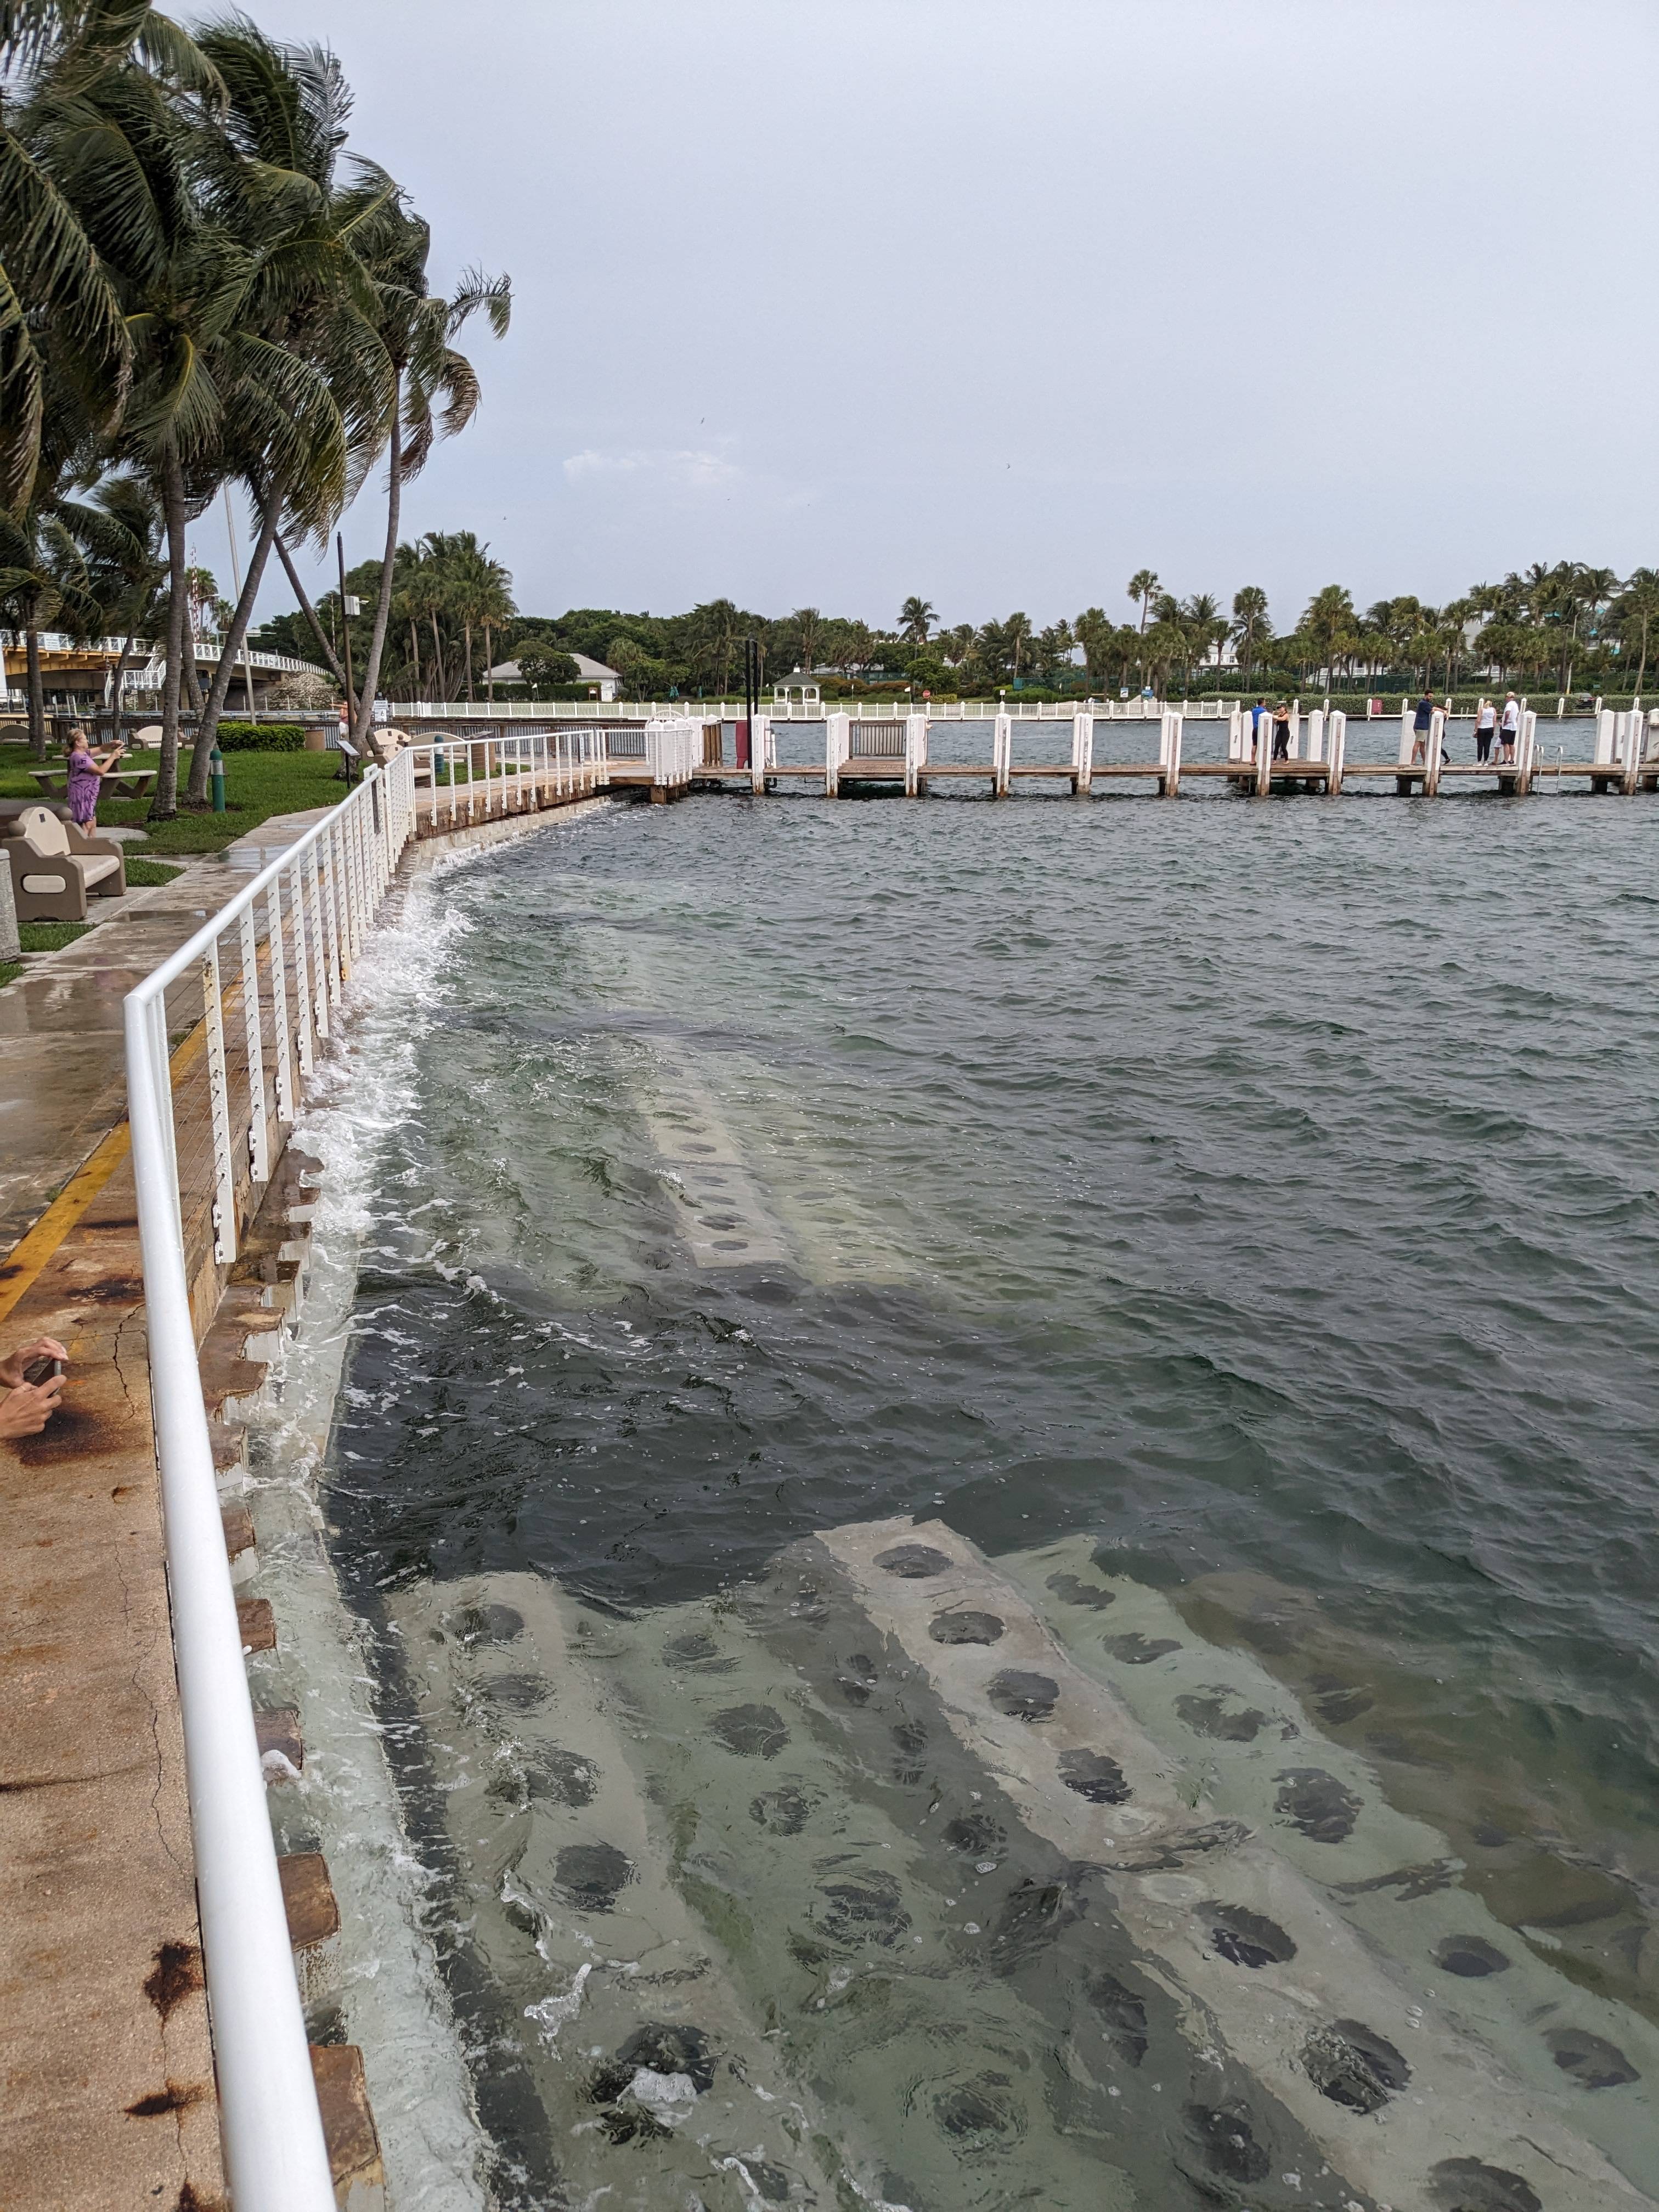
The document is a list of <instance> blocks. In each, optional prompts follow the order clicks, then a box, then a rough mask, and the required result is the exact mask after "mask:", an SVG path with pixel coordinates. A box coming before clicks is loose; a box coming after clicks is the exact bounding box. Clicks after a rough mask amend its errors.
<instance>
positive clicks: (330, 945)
mask: <svg viewBox="0 0 1659 2212" xmlns="http://www.w3.org/2000/svg"><path fill="white" fill-rule="evenodd" d="M316 849H317V876H318V880H319V884H321V887H322V902H323V947H324V960H325V964H324V967H323V969H322V971H321V977H320V980H321V981H322V983H323V985H324V987H325V988H326V990H327V993H328V1003H329V1005H330V1006H337V1005H338V1004H339V1000H340V915H339V905H338V900H337V893H336V890H335V883H334V838H333V824H332V823H326V824H325V827H324V829H323V834H322V836H320V837H319V839H318V840H317V848H316ZM317 1027H318V1030H319V1032H320V1034H321V1035H322V1036H327V1035H328V1030H327V1029H326V1027H325V1024H323V1023H321V1022H319V1023H318V1024H317Z"/></svg>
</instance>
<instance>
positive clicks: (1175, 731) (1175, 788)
mask: <svg viewBox="0 0 1659 2212" xmlns="http://www.w3.org/2000/svg"><path fill="white" fill-rule="evenodd" d="M1185 719H1186V718H1185V716H1184V715H1182V714H1178V713H1176V712H1174V711H1173V710H1171V709H1170V708H1165V709H1164V718H1163V725H1162V727H1161V729H1160V731H1159V733H1158V760H1159V763H1161V765H1162V767H1163V770H1164V775H1163V778H1162V789H1163V794H1164V798H1165V799H1175V798H1178V797H1179V795H1180V792H1181V736H1182V726H1183V723H1184V721H1185Z"/></svg>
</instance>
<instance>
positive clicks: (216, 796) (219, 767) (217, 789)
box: [208, 744, 225, 814]
mask: <svg viewBox="0 0 1659 2212" xmlns="http://www.w3.org/2000/svg"><path fill="white" fill-rule="evenodd" d="M208 772H209V774H210V775H211V777H212V779H213V811H214V812H215V813H216V814H222V813H223V812H224V811H225V757H224V755H223V754H222V752H221V751H220V750H219V747H218V745H217V744H215V745H214V748H213V750H212V751H211V752H210V754H209V755H208Z"/></svg>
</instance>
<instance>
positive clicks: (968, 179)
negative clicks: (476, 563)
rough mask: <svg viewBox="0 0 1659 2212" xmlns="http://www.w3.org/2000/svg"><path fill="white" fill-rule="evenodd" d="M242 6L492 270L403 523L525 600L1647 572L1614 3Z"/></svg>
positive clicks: (1630, 212)
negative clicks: (345, 79)
mask: <svg viewBox="0 0 1659 2212" xmlns="http://www.w3.org/2000/svg"><path fill="white" fill-rule="evenodd" d="M255 12H256V13H257V14H258V17H259V20H260V21H262V22H264V24H266V25H267V26H268V27H270V28H271V29H272V30H273V31H275V32H276V33H279V34H282V35H287V36H292V37H296V38H297V37H306V38H313V37H317V36H319V35H321V36H326V38H327V39H328V40H330V41H331V43H332V44H333V45H334V46H335V47H336V49H337V51H338V52H339V53H340V55H341V58H342V59H343V62H344V64H345V66H346V69H347V71H348V74H349V77H350V80H351V82H352V84H353V86H354V88H355V89H356V95H357V108H356V126H355V129H356V137H358V138H359V139H360V140H361V142H362V144H363V146H364V147H365V149H368V150H372V151H373V152H374V154H375V155H378V156H379V157H380V158H381V159H383V160H385V161H386V162H387V163H388V165H389V166H390V167H392V170H393V171H394V173H397V174H398V176H400V177H401V178H402V179H404V181H405V182H406V183H407V184H408V185H409V186H410V189H411V191H413V192H414V194H415V196H416V200H417V202H418V204H419V205H420V206H421V207H422V210H424V211H425V212H426V213H427V214H428V216H429V217H430V218H431V220H432V222H433V224H434V228H435V234H436V237H437V240H438V252H439V254H440V255H441V257H442V258H443V262H444V270H445V273H446V274H453V272H454V271H456V270H459V268H460V267H461V266H462V265H464V264H466V263H468V262H471V261H474V260H477V261H482V262H483V264H485V265H486V266H489V267H491V268H501V267H505V268H507V269H509V270H511V272H512V274H513V281H514V284H515V288H516V292H517V298H518V307H517V309H516V313H515V318H514V323H513V332H512V334H511V336H510V337H509V338H508V339H507V341H506V342H505V343H503V344H501V345H499V346H497V345H494V344H492V343H490V341H489V339H488V338H487V337H484V336H483V335H482V334H481V333H479V334H477V335H474V336H471V337H470V338H469V344H470V347H471V350H472V351H473V353H474V356H475V358H476V359H477V362H478V364H479V367H480V369H481V372H482V374H483V382H484V392H485V402H484V407H483V411H482V413H481V415H480V417H479V420H478V422H477V426H476V427H475V428H473V429H472V430H471V431H469V432H468V433H467V435H465V437H464V438H463V439H461V440H459V441H457V443H456V444H455V445H454V446H453V447H451V448H448V449H447V450H444V451H442V452H441V453H440V454H439V455H438V457H437V458H436V459H435V461H434V462H433V464H432V465H431V466H430V468H429V469H428V471H427V474H426V476H425V477H423V478H422V480H421V482H420V483H419V484H418V485H417V486H416V488H415V489H413V491H412V493H411V495H410V500H409V501H408V503H407V508H406V515H407V522H408V526H409V528H410V531H411V532H413V531H416V530H419V529H422V528H426V527H429V526H439V527H449V528H454V527H460V526H468V525H470V526H473V527H475V528H477V530H478V531H479V532H480V534H481V535H482V536H483V537H485V538H489V540H490V541H491V543H492V544H493V546H494V548H495V550H496V551H497V552H499V553H500V554H501V556H503V557H504V558H505V559H506V560H507V562H508V565H509V566H510V567H511V568H512V569H513V573H514V575H515V578H516V580H517V586H518V590H519V595H520V601H521V603H522V604H523V605H526V607H533V608H536V609H538V610H554V609H557V608H560V607H562V606H564V605H569V604H580V605H627V606H649V607H653V608H658V609H665V608H669V607H672V606H677V605H689V604H690V603H691V602H692V601H694V600H696V599H702V598H707V597H709V596H712V595H713V594H714V593H717V592H726V593H729V594H731V595H732V597H733V598H736V599H738V600H740V601H742V602H744V603H745V604H748V605H756V606H759V607H761V608H763V609H767V610H770V611H781V610H782V609H784V608H786V607H787V606H790V605H796V604H799V603H800V602H801V601H804V600H811V601H813V602H816V603H817V604H818V605H823V606H832V607H835V608H836V609H838V610H842V611H848V612H859V613H862V614H864V615H866V617H870V618H872V619H881V620H888V619H890V618H891V617H892V615H893V613H894V611H895V610H896V606H897V605H898V602H899V599H900V598H901V597H902V595H903V594H904V593H905V592H910V591H921V592H926V593H927V595H928V596H929V597H930V598H931V599H933V600H934V601H935V602H936V604H937V605H939V608H940V611H941V612H942V613H943V614H945V616H946V617H947V618H950V619H960V618H963V617H969V616H974V617H978V616H982V615H984V614H986V613H988V612H991V611H995V610H1002V611H1006V609H1007V608H1009V607H1012V606H1016V605H1018V606H1024V607H1025V608H1026V609H1028V610H1029V611H1030V612H1031V613H1032V614H1033V615H1034V616H1036V617H1039V618H1047V617H1050V616H1052V615H1054V614H1056V613H1060V612H1066V613H1071V612H1074V611H1076V610H1077V608H1078V607H1079V606H1080V605H1085V604H1086V603H1088V602H1090V601H1100V602H1101V603H1103V605H1106V606H1107V607H1108V608H1109V610H1110V611H1113V612H1114V613H1116V614H1121V613H1124V612H1126V611H1127V606H1126V603H1125V602H1124V600H1123V595H1122V584H1123V580H1124V579H1125V578H1126V577H1127V575H1128V574H1129V573H1130V571H1131V569H1132V568H1137V567H1139V566H1140V565H1141V564H1142V563H1143V562H1148V563H1150V564H1151V565H1152V566H1153V567H1155V568H1158V570H1159V571H1160V572H1161V574H1163V575H1164V580H1165V581H1166V582H1168V583H1169V584H1170V585H1171V586H1174V587H1176V588H1177V589H1179V590H1182V591H1190V590H1194V589H1210V590H1214V591H1218V592H1223V591H1225V592H1231V590H1233V589H1234V588H1236V587H1237V585H1239V584H1240V583H1243V582H1245V581H1257V582H1261V583H1263V584H1265V585H1266V586H1267V587H1268V590H1269V592H1270V593H1271V594H1272V597H1273V603H1274V608H1275V612H1276V614H1277V615H1278V616H1279V617H1280V618H1281V619H1283V620H1285V621H1286V622H1288V620H1289V619H1290V618H1291V617H1292V616H1293V615H1294V613H1295V612H1296V611H1297V608H1298V607H1299V605H1301V603H1302V601H1303V600H1304V599H1305V598H1306V596H1307V595H1308V594H1309V593H1310V592H1311V591H1312V590H1314V589H1315V588H1316V587H1317V586H1319V585H1320V584H1322V583H1324V582H1327V581H1328V580H1332V579H1337V580H1341V581H1344V582H1346V583H1348V584H1350V585H1351V586H1352V587H1353V588H1354V590H1355V592H1356V594H1357V595H1358V597H1359V598H1360V599H1361V600H1362V601H1364V600H1365V599H1370V598H1374V597H1376V596H1378V595H1379V594H1381V593H1383V592H1392V591H1400V590H1406V589H1412V590H1416V591H1418V592H1422V593H1423V594H1424V595H1425V596H1427V597H1431V598H1435V597H1440V596H1443V595H1445V594H1447V593H1449V592H1453V591H1455V590H1457V589H1460V588H1462V586H1466V585H1468V583H1470V582H1472V581H1474V580H1477V579H1480V578H1486V577H1492V576H1496V575H1498V574H1501V573H1502V572H1503V571H1504V569H1506V568H1511V567H1515V566H1516V565H1520V564H1522V563H1524V562H1527V561H1528V560H1532V559H1535V558H1555V557H1561V556H1571V557H1578V558H1585V559H1589V558H1595V559H1596V560H1598V561H1606V562H1611V563H1612V564H1613V565H1615V566H1618V567H1628V566H1631V565H1633V564H1634V563H1635V562H1638V561H1652V560H1653V559H1654V558H1655V557H1656V551H1659V549H1656V547H1655V545H1654V544H1652V542H1651V541H1650V537H1649V536H1648V534H1647V528H1648V526H1647V517H1648V515H1649V514H1650V512H1651V510H1652V508H1653V506H1654V501H1655V494H1656V491H1659V467H1656V455H1655V446H1654V439H1653V435H1652V432H1651V429H1650V403H1649V398H1648V386H1649V382H1650V370H1649V366H1648V363H1649V360H1650V355H1651V353H1652V349H1653V343H1654V339H1655V336H1656V332H1655V328H1654V323H1655V310H1654V307H1653V304H1652V288H1651V286H1650V284H1649V283H1648V281H1647V271H1648V270H1649V269H1650V266H1651V265H1652V262H1653V254H1654V247H1655V244H1656V230H1659V213H1656V207H1655V202H1654V197H1653V195H1652V193H1651V192H1650V191H1649V189H1648V187H1647V185H1646V182H1645V177H1644V157H1643V154H1642V149H1641V143H1640V137H1639V125H1638V122H1636V121H1634V120H1631V119H1628V118H1626V119H1623V120H1621V112H1622V109H1623V105H1624V91H1625V90H1629V89H1634V88H1638V87H1641V86H1643V85H1646V84H1650V83H1651V82H1653V81H1654V65H1655V62H1656V58H1659V17H1656V15H1655V12H1654V11H1653V10H1652V9H1651V8H1650V7H1649V6H1647V5H1645V4H1641V0H1628V4H1626V0H1581V3H1580V4H1579V5H1577V6H1576V7H1574V8H1572V9H1565V8H1562V7H1560V6H1559V5H1557V4H1528V0H1432V4H1418V0H1094V4H1086V5H1085V4H1067V0H1018V4H1016V0H1000V4H997V5H987V4H974V0H888V4H884V5H877V4H873V0H791V4H787V5H786V4H782V0H679V4H673V5H669V4H662V0H654V3H653V0H582V3H581V4H568V0H486V4H484V5H483V6H481V7H477V8H475V9H474V10H473V11H472V13H471V15H470V16H469V17H468V18H466V19H465V22H464V23H463V24H462V25H460V26H459V27H458V19H457V17H456V15H455V13H454V10H453V8H452V7H448V6H445V7H440V6H438V5H436V4H435V0H395V4H394V0H333V4H332V5H331V6H330V7H329V8H327V9H324V8H323V7H322V6H321V4H320V0H256V9H255ZM210 529H211V526H210V524H206V523H204V526H203V528H202V531H201V532H200V533H199V535H200V536H201V537H202V538H203V541H204V550H207V551H208V552H209V553H210V554H211V551H212V546H211V544H210ZM379 531H380V521H379V518H378V516H377V514H376V513H375V503H374V497H373V495H372V493H366V494H365V495H364V496H363V498H362V499H361V500H360V501H359V503H358V506H357V508H356V510H355V511H354V513H352V515H351V516H350V517H349V519H348V522H347V549H348V556H349V557H351V558H362V557H364V556H366V555H368V553H370V552H371V551H373V550H374V546H375V541H376V539H377V538H378V535H379ZM282 599H283V594H282V593H281V592H279V591H277V590H276V588H274V587H273V588H272V589H271V590H270V592H268V593H267V602H268V604H269V605H280V604H282Z"/></svg>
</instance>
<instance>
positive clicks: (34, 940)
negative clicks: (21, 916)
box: [17, 921, 93, 952]
mask: <svg viewBox="0 0 1659 2212" xmlns="http://www.w3.org/2000/svg"><path fill="white" fill-rule="evenodd" d="M91 927H93V924H92V923H91V922H89V921H20V922H19V923H18V925H17V942H18V945H19V946H20V948H21V950H22V951H25V952H61V951H63V949H64V946H65V945H73V944H74V942H75V940H76V938H77V937H84V936H85V935H86V933H87V932H88V930H89V929H90V928H91Z"/></svg>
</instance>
